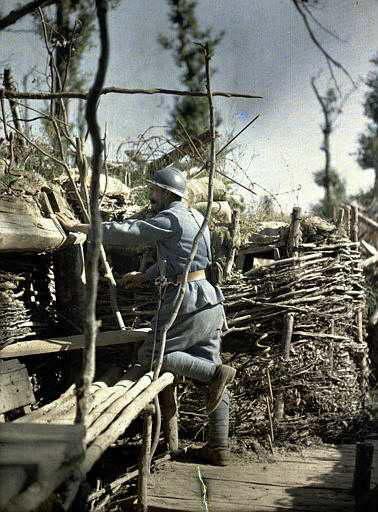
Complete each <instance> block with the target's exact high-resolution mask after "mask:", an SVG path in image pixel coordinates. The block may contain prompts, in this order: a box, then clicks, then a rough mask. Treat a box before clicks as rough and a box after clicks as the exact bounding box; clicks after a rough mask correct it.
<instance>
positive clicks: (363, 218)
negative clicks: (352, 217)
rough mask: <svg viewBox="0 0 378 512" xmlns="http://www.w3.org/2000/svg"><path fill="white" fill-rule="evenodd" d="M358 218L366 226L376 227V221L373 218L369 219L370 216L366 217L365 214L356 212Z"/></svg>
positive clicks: (377, 224) (377, 226) (377, 227)
mask: <svg viewBox="0 0 378 512" xmlns="http://www.w3.org/2000/svg"><path fill="white" fill-rule="evenodd" d="M358 218H359V220H361V221H362V222H363V223H364V224H367V225H368V226H370V227H371V228H373V229H378V222H376V221H375V220H373V219H371V218H370V217H368V216H367V215H364V214H363V213H361V212H358Z"/></svg>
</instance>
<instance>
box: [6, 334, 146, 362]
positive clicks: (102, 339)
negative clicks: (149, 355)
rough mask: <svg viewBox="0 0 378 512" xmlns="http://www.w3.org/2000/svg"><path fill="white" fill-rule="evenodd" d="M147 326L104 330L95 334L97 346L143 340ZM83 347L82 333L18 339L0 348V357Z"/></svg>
mask: <svg viewBox="0 0 378 512" xmlns="http://www.w3.org/2000/svg"><path fill="white" fill-rule="evenodd" d="M149 331H150V329H148V328H142V329H127V330H125V331H105V332H99V333H98V335H97V342H96V346H97V347H107V346H109V345H123V344H125V343H136V342H140V341H144V339H145V337H146V335H147V333H148V332H149ZM83 347H84V335H83V334H78V335H74V336H66V337H57V338H50V339H46V340H30V341H20V342H17V343H12V344H11V345H7V346H6V347H4V348H3V349H2V350H0V359H5V358H8V357H21V356H31V355H36V354H49V353H52V352H63V351H66V350H79V349H81V348H83Z"/></svg>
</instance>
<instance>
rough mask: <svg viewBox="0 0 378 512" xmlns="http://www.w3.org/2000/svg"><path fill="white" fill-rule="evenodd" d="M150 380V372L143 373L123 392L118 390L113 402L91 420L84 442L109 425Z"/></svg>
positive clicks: (88, 441)
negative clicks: (126, 391)
mask: <svg viewBox="0 0 378 512" xmlns="http://www.w3.org/2000/svg"><path fill="white" fill-rule="evenodd" d="M151 381H152V373H151V372H149V373H147V374H146V375H144V376H143V377H142V378H141V379H139V380H138V382H137V383H136V384H135V385H134V386H133V387H132V388H131V389H130V390H129V392H128V393H125V392H124V391H123V390H122V389H121V390H119V392H118V395H119V396H116V397H115V398H116V399H115V400H114V402H113V403H112V404H111V405H110V407H108V408H107V409H106V410H105V411H103V412H102V414H100V416H98V418H97V419H96V420H95V421H93V423H92V424H91V426H90V427H89V428H88V429H87V432H86V440H87V441H86V442H87V444H90V443H91V442H92V441H93V440H94V439H95V438H96V437H97V436H98V435H99V434H100V433H101V432H103V431H104V430H105V429H106V428H107V427H108V426H109V425H111V423H112V421H113V420H114V418H116V417H117V415H118V414H119V413H120V412H121V411H123V409H125V407H127V406H128V405H129V404H131V403H132V402H133V400H135V399H136V398H137V397H138V396H139V395H140V394H141V393H142V392H143V391H144V390H145V389H146V388H147V387H148V386H149V385H150V384H151Z"/></svg>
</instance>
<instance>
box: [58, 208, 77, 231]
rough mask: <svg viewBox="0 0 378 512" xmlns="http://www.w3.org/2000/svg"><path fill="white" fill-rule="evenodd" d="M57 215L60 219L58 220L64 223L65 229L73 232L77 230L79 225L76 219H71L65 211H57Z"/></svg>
mask: <svg viewBox="0 0 378 512" xmlns="http://www.w3.org/2000/svg"><path fill="white" fill-rule="evenodd" d="M55 217H56V218H57V219H58V221H59V222H60V223H61V224H62V226H63V228H64V229H65V231H68V232H71V233H73V232H74V231H75V228H76V226H77V225H78V222H77V221H76V220H72V219H70V218H69V217H68V216H67V215H65V214H64V213H61V212H59V213H56V214H55Z"/></svg>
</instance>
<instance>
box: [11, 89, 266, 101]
mask: <svg viewBox="0 0 378 512" xmlns="http://www.w3.org/2000/svg"><path fill="white" fill-rule="evenodd" d="M105 94H148V95H150V96H152V95H155V94H165V95H169V96H193V97H197V98H206V93H204V92H201V91H180V90H176V89H162V88H151V89H125V88H123V87H104V88H103V89H102V90H101V91H100V95H101V96H102V95H105ZM88 95H89V93H88V92H79V91H62V92H54V93H51V92H20V91H10V90H7V89H5V91H4V97H5V98H19V99H29V100H51V99H55V98H72V99H75V98H76V99H81V100H87V99H88ZM213 96H221V97H223V98H249V99H262V96H257V95H253V94H247V93H238V92H224V91H214V92H213Z"/></svg>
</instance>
